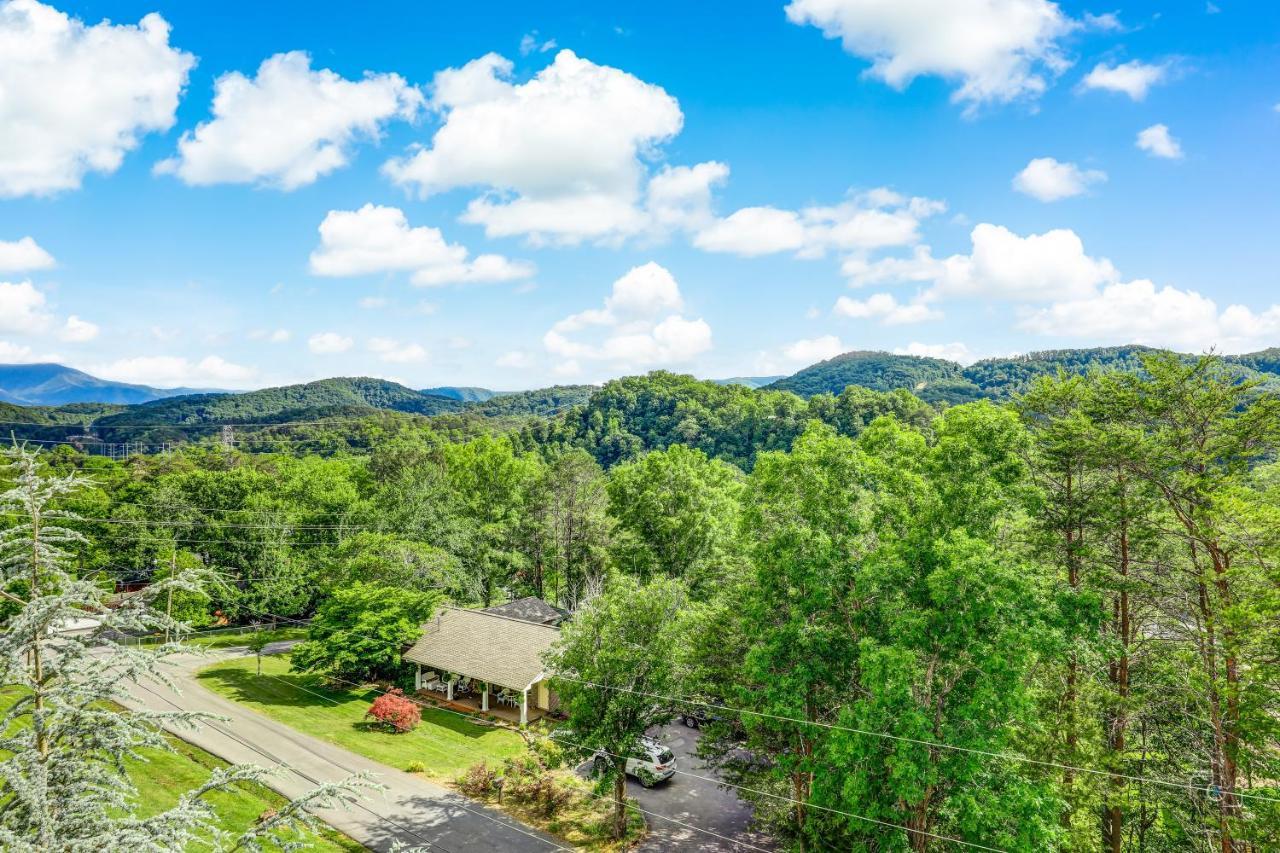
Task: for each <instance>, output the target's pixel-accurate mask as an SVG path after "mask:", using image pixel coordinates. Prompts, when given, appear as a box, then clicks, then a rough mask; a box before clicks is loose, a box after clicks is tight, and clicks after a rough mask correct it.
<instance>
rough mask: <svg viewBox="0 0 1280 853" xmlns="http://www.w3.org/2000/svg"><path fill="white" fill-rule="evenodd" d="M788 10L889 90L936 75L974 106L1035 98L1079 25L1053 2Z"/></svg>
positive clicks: (954, 1)
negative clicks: (836, 44)
mask: <svg viewBox="0 0 1280 853" xmlns="http://www.w3.org/2000/svg"><path fill="white" fill-rule="evenodd" d="M786 12H787V19H788V20H790V21H791V22H792V23H794V24H801V25H804V24H811V25H813V26H815V27H818V28H819V29H821V30H822V32H823V34H824V35H826V36H827V38H833V39H834V38H838V39H840V40H841V42H842V44H843V45H844V49H845V50H846V51H848V52H849V53H851V54H854V55H855V56H859V57H862V58H864V59H867V60H869V61H870V62H871V68H870V69H868V71H867V73H868V74H870V75H871V76H873V77H877V78H879V79H881V80H883V81H884V82H885V83H888V84H889V85H890V86H893V87H894V88H897V89H903V88H905V87H906V86H907V85H908V84H910V83H911V81H912V80H914V79H915V78H916V77H918V76H920V75H925V74H932V75H938V76H940V77H943V78H946V79H948V80H954V81H956V82H957V83H958V84H959V85H958V87H957V88H956V90H955V91H954V92H953V94H952V100H953V101H956V102H966V103H968V104H969V105H970V106H971V107H972V106H973V105H977V104H981V103H984V102H1007V101H1011V100H1014V99H1016V98H1019V97H1035V96H1036V95H1038V94H1040V93H1041V92H1042V91H1044V89H1045V88H1046V86H1047V82H1046V76H1048V77H1053V76H1056V75H1057V74H1059V73H1060V72H1061V71H1063V70H1064V69H1065V68H1066V66H1067V64H1068V63H1067V62H1066V60H1065V59H1064V58H1063V57H1062V53H1061V50H1060V48H1059V46H1058V42H1059V41H1060V40H1061V39H1062V38H1063V37H1064V36H1066V35H1067V34H1068V33H1070V32H1071V31H1072V30H1074V29H1075V28H1076V27H1077V26H1079V25H1078V24H1077V23H1076V22H1075V21H1072V20H1071V19H1070V18H1068V17H1066V16H1065V15H1063V14H1062V11H1061V10H1060V9H1059V8H1058V5H1057V4H1056V3H1053V2H1050V0H894V2H886V0H792V2H791V3H790V4H789V5H788V6H787V7H786Z"/></svg>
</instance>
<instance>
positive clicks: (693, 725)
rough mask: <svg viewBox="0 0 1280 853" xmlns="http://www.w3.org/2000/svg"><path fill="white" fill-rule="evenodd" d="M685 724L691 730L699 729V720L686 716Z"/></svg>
mask: <svg viewBox="0 0 1280 853" xmlns="http://www.w3.org/2000/svg"><path fill="white" fill-rule="evenodd" d="M684 724H685V725H686V726H688V727H689V728H691V729H696V728H697V727H698V718H697V717H690V716H687V715H686V716H685V718H684Z"/></svg>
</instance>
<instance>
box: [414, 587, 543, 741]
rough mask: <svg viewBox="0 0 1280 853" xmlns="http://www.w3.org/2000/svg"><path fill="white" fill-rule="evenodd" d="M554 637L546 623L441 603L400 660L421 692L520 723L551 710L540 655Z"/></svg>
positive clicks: (440, 701) (541, 655)
mask: <svg viewBox="0 0 1280 853" xmlns="http://www.w3.org/2000/svg"><path fill="white" fill-rule="evenodd" d="M559 636H560V632H559V630H558V629H556V628H553V627H550V626H548V625H540V624H535V623H531V622H526V621H523V620H519V619H513V618H510V617H507V616H504V615H501V614H495V613H489V612H486V611H483V610H465V609H461V608H456V607H442V608H441V609H440V611H439V612H438V613H437V615H436V616H435V617H434V618H433V619H432V620H431V621H430V622H428V623H427V624H426V625H424V626H423V630H422V637H421V638H420V639H419V640H418V642H416V643H414V644H413V646H412V647H410V648H409V649H408V651H406V652H405V654H404V659H405V660H406V661H408V662H410V663H413V664H414V665H415V667H416V668H415V671H414V672H415V674H414V688H415V689H416V690H417V691H418V692H419V693H420V694H421V695H422V696H424V697H427V698H431V699H432V700H434V701H436V702H437V703H439V704H441V705H456V706H457V707H458V709H459V710H466V711H469V712H476V711H478V712H480V713H482V714H492V715H493V716H496V717H500V718H502V719H508V720H511V721H512V722H518V723H519V724H520V725H521V726H524V725H528V723H529V722H530V721H531V720H535V719H537V718H539V717H541V716H543V715H544V714H546V713H547V712H548V711H552V710H554V709H555V704H556V699H555V696H554V695H553V694H552V693H551V691H550V690H549V689H548V687H547V682H546V673H545V672H544V671H543V656H544V655H545V654H546V653H547V651H548V650H549V649H550V648H551V646H552V645H553V644H554V643H555V641H556V640H557V639H558V638H559Z"/></svg>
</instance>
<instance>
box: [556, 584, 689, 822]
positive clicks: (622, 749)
mask: <svg viewBox="0 0 1280 853" xmlns="http://www.w3.org/2000/svg"><path fill="white" fill-rule="evenodd" d="M683 601H684V592H683V590H682V588H681V586H680V584H679V583H678V582H677V581H674V580H670V579H665V578H664V579H659V580H655V581H653V582H652V583H649V584H645V585H641V584H639V583H637V582H636V581H635V580H634V579H632V578H622V579H620V580H618V581H617V582H616V583H615V584H614V585H613V587H612V588H611V589H609V590H608V591H607V592H605V593H604V594H603V595H599V596H596V597H595V598H593V599H591V601H590V602H589V603H588V604H587V605H585V606H584V607H582V608H580V609H579V611H578V613H577V614H576V615H575V617H574V619H573V621H572V622H569V623H568V624H567V625H566V626H565V627H564V628H563V630H562V633H561V636H560V640H559V641H558V642H557V643H556V645H555V647H554V648H553V649H552V650H551V652H550V653H549V656H548V660H547V667H548V670H549V671H550V672H552V673H553V675H552V689H554V690H555V691H556V693H557V694H558V695H559V696H560V702H561V705H560V707H561V710H562V711H564V713H565V714H566V715H567V716H568V718H569V721H568V727H569V729H570V730H571V732H572V734H571V735H570V737H571V739H572V743H564V744H563V745H564V746H566V747H568V748H570V749H571V750H574V751H576V752H579V753H581V754H584V755H590V754H593V753H597V752H598V755H599V757H600V759H601V760H600V761H598V762H597V764H598V770H599V777H598V779H599V784H600V786H601V788H602V789H607V788H608V787H612V789H613V801H614V822H613V833H614V837H615V838H618V839H621V838H622V837H623V836H624V834H625V832H626V825H627V812H626V808H627V803H626V794H627V784H626V774H625V769H626V759H627V756H629V755H634V754H636V753H637V751H638V749H639V747H640V739H641V738H642V737H643V736H644V733H645V731H646V730H648V729H649V728H650V727H651V726H655V725H661V724H663V723H666V722H668V721H670V719H671V715H672V712H671V710H670V709H669V708H666V707H664V705H663V704H662V703H661V702H660V701H655V697H656V696H663V695H669V694H670V693H671V691H672V689H673V686H674V685H673V683H672V677H673V674H674V666H673V658H674V653H675V641H676V637H677V631H676V619H677V615H678V611H679V609H680V607H681V605H682V603H683Z"/></svg>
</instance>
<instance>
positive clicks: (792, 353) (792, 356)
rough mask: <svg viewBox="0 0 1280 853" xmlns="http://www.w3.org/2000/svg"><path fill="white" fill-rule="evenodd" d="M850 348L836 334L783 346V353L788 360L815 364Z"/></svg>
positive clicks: (805, 339)
mask: <svg viewBox="0 0 1280 853" xmlns="http://www.w3.org/2000/svg"><path fill="white" fill-rule="evenodd" d="M847 349H848V347H846V346H845V345H844V344H843V343H841V342H840V339H839V338H837V337H836V336H835V335H822V336H821V337H817V338H804V339H802V340H798V341H792V342H791V343H789V344H786V345H784V346H783V347H782V355H783V357H784V358H786V359H787V360H788V361H793V362H799V363H802V364H813V363H815V362H819V361H826V360H827V359H829V358H831V357H833V356H837V355H839V354H840V353H842V352H845V351H846V350H847Z"/></svg>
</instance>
